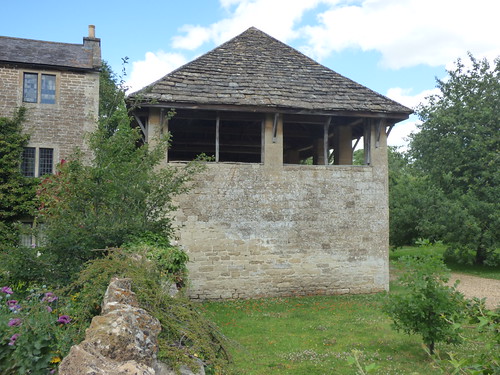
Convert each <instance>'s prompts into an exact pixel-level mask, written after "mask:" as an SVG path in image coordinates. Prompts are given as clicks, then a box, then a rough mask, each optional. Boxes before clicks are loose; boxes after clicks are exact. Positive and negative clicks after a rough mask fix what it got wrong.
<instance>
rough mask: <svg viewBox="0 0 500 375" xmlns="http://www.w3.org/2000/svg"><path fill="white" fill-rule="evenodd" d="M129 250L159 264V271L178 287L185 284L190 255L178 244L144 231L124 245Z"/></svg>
mask: <svg viewBox="0 0 500 375" xmlns="http://www.w3.org/2000/svg"><path fill="white" fill-rule="evenodd" d="M123 247H124V248H125V249H126V251H127V252H130V253H133V254H139V255H141V256H144V257H146V259H149V260H151V261H153V262H154V264H156V265H157V267H158V271H159V272H160V273H161V274H162V275H164V276H165V277H167V278H168V280H170V281H171V282H174V283H175V284H176V285H177V287H178V288H182V287H183V286H184V285H185V280H186V279H187V274H188V269H187V266H186V264H187V262H188V261H189V257H188V255H187V254H186V252H185V251H184V250H182V249H181V248H180V247H178V246H172V245H170V242H169V241H168V239H167V238H165V237H163V236H161V235H159V234H156V233H151V232H147V233H143V234H141V235H140V236H139V237H137V238H135V239H134V240H133V241H130V242H127V243H126V244H124V245H123Z"/></svg>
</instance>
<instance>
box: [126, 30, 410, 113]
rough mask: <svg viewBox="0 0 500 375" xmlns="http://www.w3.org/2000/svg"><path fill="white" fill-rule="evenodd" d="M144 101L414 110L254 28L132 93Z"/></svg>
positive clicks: (309, 109)
mask: <svg viewBox="0 0 500 375" xmlns="http://www.w3.org/2000/svg"><path fill="white" fill-rule="evenodd" d="M130 97H131V98H134V97H136V98H139V102H142V103H143V104H145V103H148V102H150V103H151V102H154V103H156V105H162V104H165V105H172V106H175V104H179V105H182V104H184V105H187V104H192V105H200V106H202V107H205V108H208V107H210V106H214V107H217V106H244V107H246V108H252V107H255V110H257V108H261V109H262V108H276V109H280V108H281V109H293V110H295V111H298V112H309V113H323V112H336V111H341V112H358V113H359V112H363V113H366V112H369V113H374V114H375V113H382V114H386V115H387V116H388V117H397V118H407V117H408V115H409V114H410V113H412V110H411V109H409V108H407V107H405V106H403V105H401V104H399V103H397V102H395V101H393V100H391V99H389V98H387V97H385V96H383V95H380V94H378V93H376V92H374V91H372V90H370V89H368V88H366V87H365V86H362V85H360V84H358V83H356V82H354V81H352V80H350V79H348V78H346V77H344V76H342V75H340V74H338V73H336V72H334V71H333V70H331V69H329V68H327V67H325V66H323V65H321V64H319V63H317V62H316V61H314V60H312V59H311V58H309V57H307V56H305V55H304V54H302V53H301V52H299V51H297V50H296V49H294V48H292V47H290V46H288V45H286V44H284V43H282V42H280V41H279V40H277V39H275V38H273V37H271V36H269V35H267V34H266V33H264V32H262V31H260V30H258V29H256V28H255V27H251V28H250V29H248V30H246V31H245V32H243V33H242V34H240V35H238V36H237V37H235V38H233V39H231V40H229V41H228V42H226V43H224V44H222V45H221V46H219V47H217V48H215V49H213V50H212V51H210V52H208V53H206V54H204V55H202V56H200V57H199V58H197V59H195V60H193V61H191V62H190V63H188V64H186V65H184V66H182V67H180V68H179V69H177V70H175V71H173V72H171V73H169V74H167V75H166V76H164V77H163V78H161V79H160V80H158V81H156V82H154V83H152V84H151V85H149V86H147V87H145V88H143V89H142V90H140V91H138V92H136V93H134V94H131V95H130Z"/></svg>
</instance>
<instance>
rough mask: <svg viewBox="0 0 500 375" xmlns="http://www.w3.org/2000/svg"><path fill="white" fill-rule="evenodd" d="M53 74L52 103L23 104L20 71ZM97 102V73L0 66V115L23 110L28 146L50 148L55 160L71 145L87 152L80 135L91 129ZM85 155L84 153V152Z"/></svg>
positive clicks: (94, 123)
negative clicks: (54, 88)
mask: <svg viewBox="0 0 500 375" xmlns="http://www.w3.org/2000/svg"><path fill="white" fill-rule="evenodd" d="M24 72H34V73H47V74H52V75H56V103H55V104H41V103H23V101H22V98H23V73H24ZM98 103H99V73H98V72H72V71H61V70H40V69H30V68H21V67H17V66H14V65H0V116H12V113H13V111H14V109H16V108H19V107H20V106H22V105H24V106H25V107H26V108H27V109H28V112H27V122H26V124H25V130H26V132H28V133H30V134H31V139H30V144H29V146H33V147H49V148H54V154H55V158H54V159H55V162H58V161H59V160H60V159H66V158H68V156H69V155H70V154H71V153H72V152H73V150H74V149H75V147H78V148H80V149H82V150H83V151H87V150H88V149H87V147H86V145H85V139H84V136H85V134H86V133H88V132H91V131H93V130H94V129H95V126H96V121H97V115H98V113H97V112H98V108H99V107H98ZM87 154H88V153H87Z"/></svg>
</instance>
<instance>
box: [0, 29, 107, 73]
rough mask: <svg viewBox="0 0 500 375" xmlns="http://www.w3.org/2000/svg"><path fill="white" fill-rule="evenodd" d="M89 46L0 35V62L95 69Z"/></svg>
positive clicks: (92, 54)
mask: <svg viewBox="0 0 500 375" xmlns="http://www.w3.org/2000/svg"><path fill="white" fill-rule="evenodd" d="M92 40H93V41H99V39H92ZM91 46H92V44H90V46H87V45H85V44H69V43H56V42H46V41H41V40H32V39H21V38H11V37H5V36H0V62H7V63H14V64H29V65H43V66H53V67H62V68H73V69H96V68H98V66H96V65H95V60H94V52H93V49H92V47H91Z"/></svg>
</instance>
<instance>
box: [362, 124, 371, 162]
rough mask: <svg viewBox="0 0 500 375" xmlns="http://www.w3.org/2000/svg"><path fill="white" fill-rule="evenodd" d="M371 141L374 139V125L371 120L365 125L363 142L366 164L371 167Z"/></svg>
mask: <svg viewBox="0 0 500 375" xmlns="http://www.w3.org/2000/svg"><path fill="white" fill-rule="evenodd" d="M371 139H372V124H371V120H368V119H367V120H366V121H365V124H364V134H363V141H364V149H365V164H366V165H370V164H371V162H372V157H371V152H372V150H371V143H372V142H371Z"/></svg>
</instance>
